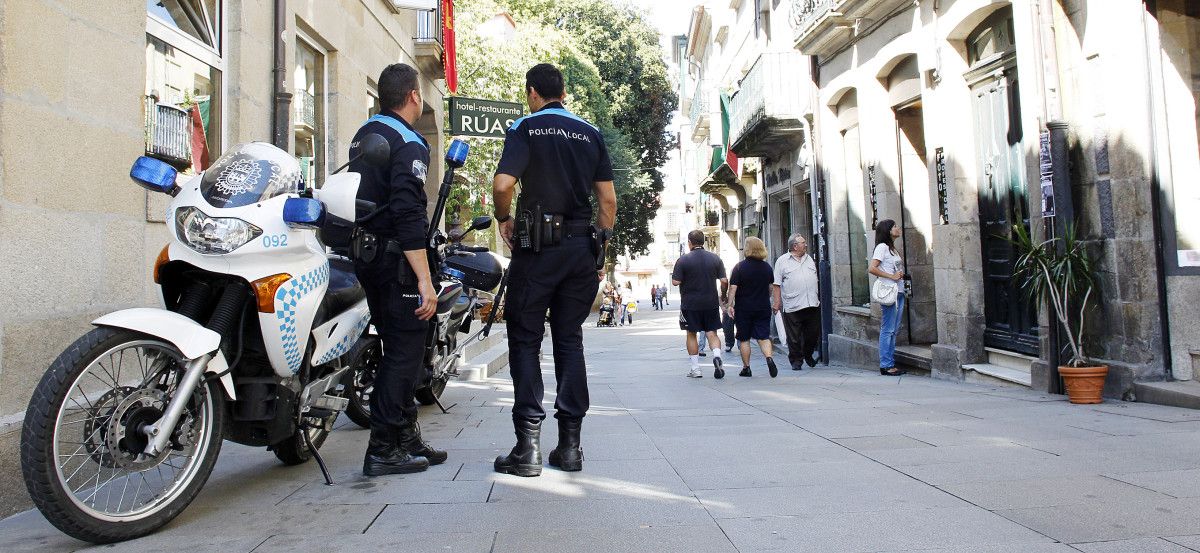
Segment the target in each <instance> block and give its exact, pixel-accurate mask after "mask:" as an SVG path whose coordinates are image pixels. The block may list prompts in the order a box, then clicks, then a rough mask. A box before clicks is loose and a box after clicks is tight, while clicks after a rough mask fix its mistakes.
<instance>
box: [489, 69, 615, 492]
mask: <svg viewBox="0 0 1200 553" xmlns="http://www.w3.org/2000/svg"><path fill="white" fill-rule="evenodd" d="M563 89H564V83H563V76H562V73H561V72H559V70H558V68H556V67H554V66H553V65H550V64H540V65H536V66H534V67H533V68H532V69H530V70H529V71H528V72H527V73H526V74H525V95H526V99H527V101H528V103H529V111H530V115H528V116H526V117H523V118H521V119H519V120H517V121H516V122H515V123H513V125H512V126H511V127H510V128H509V129H508V132H507V134H506V135H505V139H504V153H503V154H502V155H501V157H500V164H499V167H497V169H496V176H495V178H494V180H493V183H492V191H493V195H494V199H495V206H496V221H498V222H499V223H500V234H501V236H503V238H504V240H505V242H507V243H508V245H509V248H511V249H512V251H513V257H512V264H511V265H510V266H509V283H508V294H507V296H506V297H505V307H504V318H505V321H506V323H507V326H508V349H509V352H508V359H509V367H510V369H509V372H510V373H511V374H512V379H513V388H514V395H515V398H514V403H513V409H512V417H513V426H514V427H515V428H516V434H517V444H516V446H515V447H513V449H512V452H510V453H509V454H508V455H502V456H500V457H497V458H496V462H495V469H496V472H501V473H506V474H515V475H518V476H538V475H540V474H541V473H542V454H541V448H540V440H541V423H542V420H543V419H544V418H545V417H546V412H545V410H543V409H542V397H543V395H544V388H543V384H542V371H541V367H540V357H541V347H542V335H543V334H544V332H545V324H546V311H547V309H549V312H550V338H551V341H552V343H553V346H554V376H555V379H556V381H557V388H556V391H557V396H556V399H555V402H554V408H555V414H554V417H555V418H556V419H558V446H557V447H555V448H554V451H552V452H550V456H549V457H550V459H549V461H550V465H551V466H553V467H557V468H559V469H562V470H564V471H578V470H582V468H583V449H582V448H581V447H580V443H579V434H580V430H581V428H582V425H583V417H584V415H585V414H587V410H588V388H587V368H586V366H585V365H584V359H583V321H584V319H586V318H587V316H588V314H589V313H590V312H591V308H592V303H593V301H595V299H596V291H597V289H598V287H599V280H600V279H599V278H598V273H600V272H601V271H602V270H603V267H604V257H605V248H606V247H607V243H608V239H609V237H610V236H611V234H612V228H613V222H614V219H615V217H616V210H617V196H616V191H615V190H614V188H613V174H612V162H611V161H610V160H609V157H608V148H607V147H606V146H605V144H604V137H603V136H602V135H601V133H600V131H599V130H598V129H597V128H596V127H595V126H594V125H592V124H591V123H588V122H587V121H585V120H584V119H583V118H581V117H579V116H578V115H575V114H574V113H571V112H570V111H569V110H567V109H566V107H565V106H563V96H564V90H563ZM518 182H519V183H520V196H519V198H518V199H517V202H516V206H515V207H514V206H513V195H514V193H515V191H516V188H517V186H518ZM593 194H594V195H595V196H596V199H597V202H596V205H597V207H598V211H599V213H598V214H594V213H593V210H592V204H591V202H590V198H591V196H592V195H593ZM593 215H595V222H594V223H593V220H592V219H593Z"/></svg>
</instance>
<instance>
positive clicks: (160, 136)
mask: <svg viewBox="0 0 1200 553" xmlns="http://www.w3.org/2000/svg"><path fill="white" fill-rule="evenodd" d="M145 106H146V155H149V156H151V157H156V158H159V159H162V160H164V161H167V162H170V163H172V164H173V165H188V164H191V162H192V118H191V116H190V115H189V114H188V111H187V110H186V109H182V108H177V107H175V106H171V105H167V104H160V103H158V97H156V96H154V95H150V96H146V98H145Z"/></svg>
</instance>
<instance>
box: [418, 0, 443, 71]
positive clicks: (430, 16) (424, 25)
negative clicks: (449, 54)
mask: <svg viewBox="0 0 1200 553" xmlns="http://www.w3.org/2000/svg"><path fill="white" fill-rule="evenodd" d="M438 6H439V7H438V9H437V11H428V12H417V33H416V34H415V35H413V44H414V46H415V47H416V59H417V65H418V66H419V68H420V70H421V72H422V73H426V74H429V73H433V74H439V73H442V72H443V71H445V70H446V68H445V66H444V65H442V52H443V51H444V50H443V47H442V10H441V4H440V3H439V4H438Z"/></svg>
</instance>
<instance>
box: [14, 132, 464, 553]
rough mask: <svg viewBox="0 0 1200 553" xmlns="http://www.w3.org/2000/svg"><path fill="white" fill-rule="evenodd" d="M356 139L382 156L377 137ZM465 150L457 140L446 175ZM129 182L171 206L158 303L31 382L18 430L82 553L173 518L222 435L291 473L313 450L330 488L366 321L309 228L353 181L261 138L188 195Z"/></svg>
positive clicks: (107, 319)
mask: <svg viewBox="0 0 1200 553" xmlns="http://www.w3.org/2000/svg"><path fill="white" fill-rule="evenodd" d="M357 146H358V147H359V151H360V152H361V153H360V154H359V156H360V157H362V158H363V159H365V160H366V161H368V162H370V163H387V159H388V156H389V148H388V145H387V141H386V140H385V139H384V138H383V137H381V136H378V135H368V136H367V137H364V138H363V139H362V140H361V141H360V143H359V144H358V145H357ZM466 155H467V148H466V144H464V143H461V142H458V141H455V143H454V144H453V145H452V146H451V148H450V151H449V152H448V153H447V156H446V157H447V165H448V169H447V174H446V180H447V182H448V181H449V179H450V177H451V175H452V172H453V170H454V169H455V168H456V167H461V166H462V163H463V162H464V161H465V160H466ZM347 165H348V164H347ZM343 168H345V166H343ZM335 173H336V172H335ZM130 177H132V178H133V180H134V181H136V182H137V183H138V184H140V185H141V186H143V187H145V188H147V189H150V190H153V191H157V192H163V193H166V194H170V195H172V196H174V200H173V201H172V202H171V205H170V208H169V211H168V217H169V219H168V220H169V221H170V222H171V223H173V224H170V227H171V229H172V240H171V242H170V243H169V244H168V245H167V246H166V247H164V248H163V250H162V252H161V253H160V254H159V256H158V259H157V261H156V262H155V264H154V273H153V275H154V281H155V282H156V283H157V284H158V285H159V288H160V291H161V293H162V300H163V304H164V308H162V309H152V308H138V309H127V310H123V311H118V312H115V313H110V314H108V315H105V316H103V317H100V318H99V319H96V320H95V321H93V324H94V325H95V326H96V328H95V329H93V330H92V331H90V332H88V333H87V334H85V335H84V336H83V337H81V338H79V339H78V340H76V341H75V343H73V344H71V346H69V347H68V348H67V349H66V351H64V352H63V353H62V354H61V355H59V357H58V359H56V360H55V361H54V363H53V364H52V365H51V366H50V368H49V369H48V370H47V371H46V373H45V375H44V376H43V377H42V380H41V382H40V383H39V384H38V386H37V388H36V389H35V391H34V394H33V397H32V398H31V399H30V402H29V408H28V411H27V412H26V415H25V421H24V427H23V429H22V434H21V461H22V463H21V465H22V472H23V474H24V477H25V483H26V486H27V487H28V489H29V494H30V496H31V497H32V498H33V500H34V503H35V504H36V505H37V507H38V509H40V510H41V512H42V514H43V515H45V516H46V518H47V519H48V520H49V521H50V522H51V523H52V524H54V525H55V526H56V527H58V528H59V529H60V530H62V531H63V532H65V533H67V534H69V535H71V536H73V537H75V538H78V539H81V540H85V541H90V542H94V543H108V542H115V541H121V540H127V539H132V538H136V537H139V536H144V535H146V534H149V533H151V532H153V531H155V530H156V529H158V528H160V527H161V526H163V525H164V524H166V523H167V522H169V521H170V520H171V519H173V518H174V517H175V516H177V515H178V514H179V513H180V512H182V511H183V509H184V508H186V507H187V505H188V504H189V503H191V501H192V500H193V499H194V498H195V497H196V494H197V493H199V491H200V488H201V487H202V486H203V485H204V483H205V481H206V480H207V479H208V476H209V474H210V473H211V472H212V469H213V465H214V464H215V463H216V460H217V455H218V453H219V452H220V450H221V444H222V439H228V440H231V441H234V442H237V443H241V444H246V445H251V446H265V447H267V448H268V449H270V450H271V451H273V452H274V453H275V455H276V457H278V458H279V459H280V460H281V461H283V462H284V463H286V464H299V463H303V462H306V461H307V460H308V459H310V458H312V457H314V456H315V457H316V458H317V461H318V463H319V464H320V465H321V469H322V472H323V473H324V474H325V477H326V481H327V483H328V482H330V480H329V476H328V471H326V470H325V466H324V463H323V462H321V458H320V455H319V454H318V452H317V450H318V448H319V447H321V444H322V443H323V442H324V440H325V438H326V436H327V435H328V433H329V432H330V431H331V430H332V425H333V422H334V420H335V419H336V418H337V416H338V413H339V412H341V411H342V410H344V409H345V408H346V407H347V403H348V400H347V398H346V397H345V395H346V392H347V387H346V386H344V385H343V384H342V382H341V379H342V376H343V375H344V374H345V373H346V372H347V371H348V370H349V368H350V367H349V366H348V360H347V357H348V355H347V354H348V353H349V352H350V350H351V348H352V347H354V346H355V344H356V343H357V342H358V341H359V338H360V337H361V336H362V335H364V333H365V332H364V331H365V330H366V328H367V326H368V325H369V321H370V313H369V310H368V308H367V303H366V299H365V296H364V294H363V291H362V288H361V287H360V286H359V285H358V282H357V279H356V278H354V272H353V267H352V266H350V265H349V262H348V261H346V260H338V259H335V258H334V257H333V256H328V255H327V254H326V248H325V245H324V244H323V243H322V241H321V237H320V236H319V235H318V232H320V233H322V236H323V235H325V233H329V234H330V235H334V234H345V233H346V232H347V231H348V230H349V229H350V228H351V227H352V223H349V222H348V221H352V220H353V219H354V217H355V207H356V199H355V197H356V195H357V191H358V183H359V175H358V174H357V173H342V174H334V175H331V176H330V177H329V178H328V179H327V180H326V182H325V184H324V186H323V187H322V188H321V189H319V190H310V189H306V188H305V187H304V183H303V181H302V179H301V178H300V167H299V165H298V163H297V162H296V160H295V159H294V158H293V157H292V156H290V155H289V154H288V153H287V152H284V151H283V150H281V149H279V148H276V147H275V146H272V145H270V144H266V143H260V142H255V143H249V144H243V145H239V146H237V147H235V148H233V149H232V150H231V151H230V152H228V153H226V154H225V155H224V156H222V157H221V158H220V159H219V160H217V162H216V163H215V164H213V166H212V167H210V168H208V169H207V170H205V171H204V172H203V173H202V174H200V175H197V176H196V177H194V178H191V179H189V180H187V181H186V182H184V183H183V184H182V185H177V184H176V172H175V170H174V169H173V168H171V167H170V166H169V165H167V164H165V163H163V162H161V161H158V160H155V159H151V158H146V157H142V158H139V159H138V160H137V162H136V163H134V165H133V168H132V170H131V171H130Z"/></svg>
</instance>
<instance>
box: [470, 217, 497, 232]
mask: <svg viewBox="0 0 1200 553" xmlns="http://www.w3.org/2000/svg"><path fill="white" fill-rule="evenodd" d="M491 226H492V218H491V217H489V216H487V215H480V216H478V217H476V218H474V219H471V226H470V227H468V228H467V232H470V231H473V230H483V229H485V228H489V227H491Z"/></svg>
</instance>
